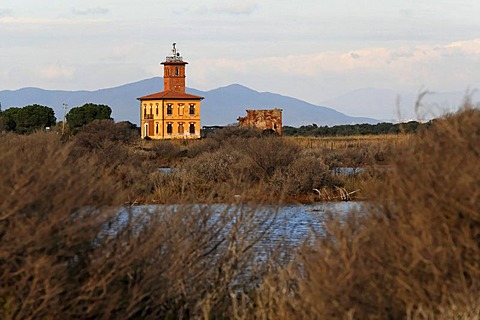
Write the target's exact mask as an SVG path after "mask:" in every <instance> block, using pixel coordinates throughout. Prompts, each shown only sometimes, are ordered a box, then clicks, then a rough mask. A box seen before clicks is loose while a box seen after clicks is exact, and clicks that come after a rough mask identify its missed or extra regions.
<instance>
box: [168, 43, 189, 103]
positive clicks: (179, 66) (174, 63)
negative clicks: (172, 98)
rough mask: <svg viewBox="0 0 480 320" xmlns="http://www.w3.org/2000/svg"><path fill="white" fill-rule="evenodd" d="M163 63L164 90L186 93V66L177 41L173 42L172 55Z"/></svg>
mask: <svg viewBox="0 0 480 320" xmlns="http://www.w3.org/2000/svg"><path fill="white" fill-rule="evenodd" d="M162 64H163V90H165V91H176V92H183V93H185V77H186V75H185V66H186V65H187V64H188V62H186V61H183V58H182V56H181V55H180V52H178V51H177V48H176V43H174V44H173V49H172V55H171V56H167V57H166V59H165V61H164V62H162Z"/></svg>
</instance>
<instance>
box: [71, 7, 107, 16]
mask: <svg viewBox="0 0 480 320" xmlns="http://www.w3.org/2000/svg"><path fill="white" fill-rule="evenodd" d="M108 12H109V10H108V9H106V8H101V7H95V8H87V9H83V10H82V9H77V8H74V9H73V10H72V13H73V14H76V15H79V16H91V15H102V14H107V13H108Z"/></svg>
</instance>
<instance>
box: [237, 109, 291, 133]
mask: <svg viewBox="0 0 480 320" xmlns="http://www.w3.org/2000/svg"><path fill="white" fill-rule="evenodd" d="M238 125H239V126H251V127H255V128H258V129H260V130H262V131H263V132H274V133H276V134H277V135H279V136H280V135H282V109H278V108H275V109H270V110H247V116H246V117H238Z"/></svg>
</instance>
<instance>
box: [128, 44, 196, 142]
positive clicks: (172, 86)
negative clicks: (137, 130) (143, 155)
mask: <svg viewBox="0 0 480 320" xmlns="http://www.w3.org/2000/svg"><path fill="white" fill-rule="evenodd" d="M162 65H163V75H164V76H163V79H164V80H163V91H161V92H157V93H153V94H149V95H146V96H143V97H139V98H137V99H138V100H140V125H141V128H142V131H141V132H142V135H141V136H142V138H147V137H148V138H150V139H199V138H200V101H201V100H203V97H200V96H196V95H193V94H189V93H186V92H185V78H186V74H185V66H186V65H187V62H185V61H183V58H182V57H181V56H180V53H179V52H177V48H176V44H175V43H174V44H173V49H172V54H171V55H170V56H167V57H166V58H165V61H164V62H162Z"/></svg>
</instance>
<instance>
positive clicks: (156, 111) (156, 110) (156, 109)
mask: <svg viewBox="0 0 480 320" xmlns="http://www.w3.org/2000/svg"><path fill="white" fill-rule="evenodd" d="M155 114H156V115H157V116H158V103H157V104H156V108H155Z"/></svg>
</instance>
